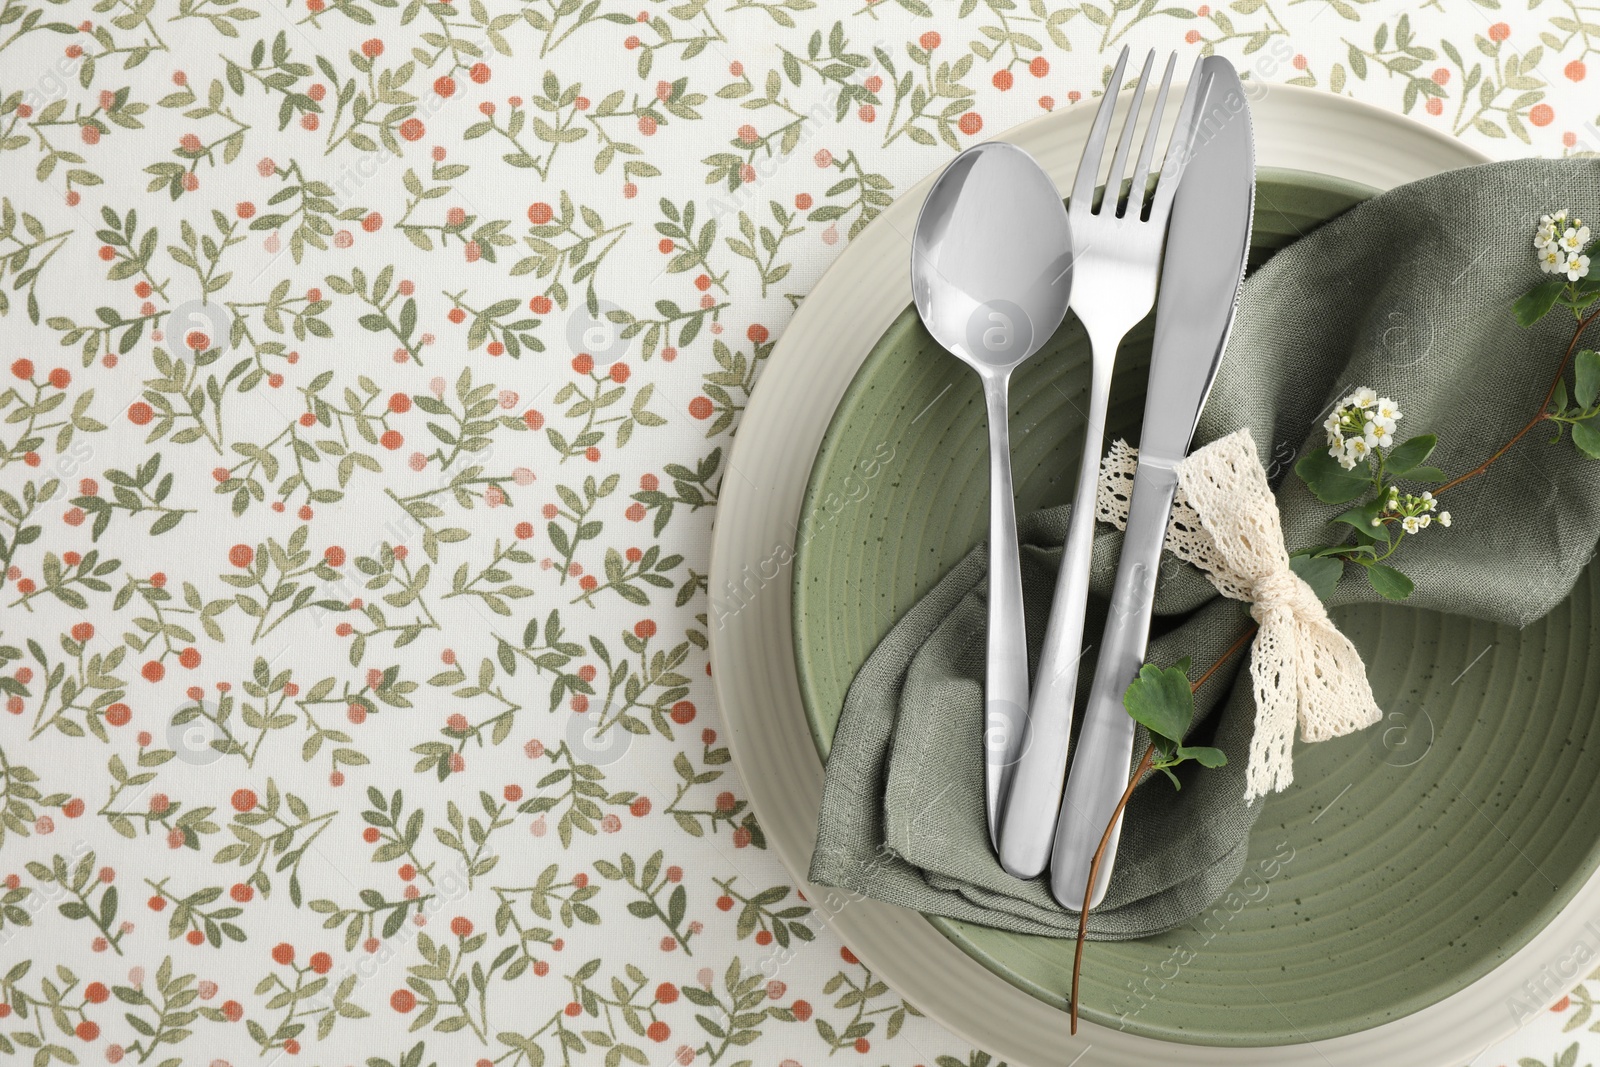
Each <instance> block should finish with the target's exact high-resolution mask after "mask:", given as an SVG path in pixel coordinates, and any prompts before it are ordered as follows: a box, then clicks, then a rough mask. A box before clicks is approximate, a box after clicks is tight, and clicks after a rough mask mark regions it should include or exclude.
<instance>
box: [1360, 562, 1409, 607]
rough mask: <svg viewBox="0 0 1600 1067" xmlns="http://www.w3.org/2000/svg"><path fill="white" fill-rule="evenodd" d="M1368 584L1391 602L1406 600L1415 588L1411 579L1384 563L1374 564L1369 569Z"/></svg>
mask: <svg viewBox="0 0 1600 1067" xmlns="http://www.w3.org/2000/svg"><path fill="white" fill-rule="evenodd" d="M1367 584H1369V585H1371V586H1372V588H1373V590H1374V591H1375V592H1377V594H1378V595H1379V596H1384V597H1388V598H1389V599H1390V600H1404V599H1405V598H1406V597H1408V596H1410V595H1411V590H1412V589H1414V588H1415V586H1413V585H1412V584H1411V579H1410V578H1407V577H1406V576H1405V575H1404V574H1401V573H1400V572H1399V571H1397V570H1395V569H1394V568H1393V567H1386V566H1384V565H1383V564H1382V563H1374V564H1372V565H1371V566H1370V567H1368V568H1367Z"/></svg>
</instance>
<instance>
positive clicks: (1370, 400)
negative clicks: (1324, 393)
mask: <svg viewBox="0 0 1600 1067" xmlns="http://www.w3.org/2000/svg"><path fill="white" fill-rule="evenodd" d="M1377 402H1378V394H1377V392H1376V391H1374V390H1373V389H1371V388H1370V387H1368V386H1365V385H1363V386H1362V387H1361V388H1359V389H1357V390H1356V391H1355V392H1353V393H1351V394H1350V395H1349V396H1347V397H1345V398H1344V400H1343V401H1341V402H1340V404H1339V406H1340V407H1358V408H1365V407H1371V406H1372V405H1373V404H1376V403H1377Z"/></svg>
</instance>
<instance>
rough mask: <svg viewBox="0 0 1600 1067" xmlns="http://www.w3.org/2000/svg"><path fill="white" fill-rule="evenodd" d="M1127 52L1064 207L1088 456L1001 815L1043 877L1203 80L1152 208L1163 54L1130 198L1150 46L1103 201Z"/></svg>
mask: <svg viewBox="0 0 1600 1067" xmlns="http://www.w3.org/2000/svg"><path fill="white" fill-rule="evenodd" d="M1127 62H1128V49H1127V48H1126V47H1124V48H1123V50H1122V54H1121V55H1120V56H1118V57H1117V63H1116V66H1115V67H1114V68H1113V69H1112V71H1111V78H1110V80H1109V81H1108V82H1107V83H1106V93H1105V96H1104V98H1103V99H1102V100H1101V101H1100V109H1099V111H1098V112H1096V113H1095V117H1094V126H1093V128H1092V129H1091V130H1090V133H1089V142H1088V143H1087V144H1086V145H1084V149H1083V160H1082V161H1081V162H1080V163H1079V164H1078V176H1077V179H1076V180H1075V182H1074V183H1073V186H1072V199H1071V202H1070V203H1069V204H1068V208H1067V218H1068V221H1069V225H1070V227H1071V232H1072V244H1073V255H1074V263H1073V275H1074V277H1073V285H1072V300H1071V307H1072V310H1073V311H1074V312H1075V313H1076V314H1077V316H1078V319H1079V321H1080V322H1082V323H1083V327H1084V329H1085V330H1086V331H1087V332H1088V334H1089V343H1090V346H1091V348H1092V349H1093V365H1094V369H1093V374H1092V377H1091V380H1090V386H1089V413H1088V419H1087V421H1086V423H1085V426H1084V441H1083V462H1082V464H1081V466H1080V467H1079V469H1078V487H1077V492H1076V495H1075V497H1074V499H1073V502H1072V513H1071V518H1070V520H1069V525H1068V531H1067V543H1066V548H1065V549H1064V551H1063V553H1062V556H1061V573H1060V575H1059V577H1058V578H1057V580H1056V590H1055V600H1054V602H1053V603H1052V604H1051V607H1050V622H1049V625H1048V626H1047V628H1046V629H1045V635H1044V648H1043V651H1042V653H1041V654H1040V658H1039V670H1038V675H1037V678H1036V679H1035V682H1034V689H1033V698H1032V701H1031V702H1030V704H1029V707H1028V734H1027V737H1026V738H1025V741H1024V748H1023V752H1022V755H1021V757H1020V758H1019V760H1018V762H1017V766H1016V768H1015V771H1014V772H1013V775H1012V778H1011V786H1010V791H1009V793H1008V795H1007V798H1006V802H1005V810H1004V812H1003V813H1002V816H1001V821H1000V864H1001V866H1003V867H1004V868H1005V869H1006V870H1007V871H1008V872H1009V873H1011V874H1012V875H1014V876H1016V877H1018V878H1033V877H1035V876H1037V875H1038V874H1040V873H1041V872H1042V871H1043V870H1044V869H1045V866H1046V864H1047V863H1048V862H1049V860H1050V851H1051V847H1052V845H1053V842H1054V838H1055V827H1056V814H1057V811H1058V809H1059V808H1060V806H1061V793H1062V788H1063V783H1064V782H1065V780H1066V772H1067V746H1068V740H1069V737H1070V734H1071V729H1072V701H1073V696H1074V693H1075V692H1076V690H1077V684H1078V664H1079V662H1080V660H1081V659H1082V656H1083V617H1084V608H1085V605H1086V603H1087V600H1088V595H1089V556H1090V550H1091V548H1092V547H1093V542H1094V512H1095V487H1096V485H1097V483H1098V481H1099V474H1100V448H1101V444H1102V439H1103V438H1104V435H1105V422H1106V401H1107V398H1108V397H1109V395H1110V392H1111V368H1112V364H1113V363H1114V362H1115V360H1116V355H1117V347H1118V346H1119V345H1120V344H1121V343H1122V339H1123V337H1124V336H1126V335H1127V333H1128V331H1129V330H1131V329H1132V328H1133V327H1134V326H1135V325H1137V324H1138V322H1139V321H1140V320H1141V319H1143V318H1144V317H1145V316H1146V315H1148V314H1149V313H1150V308H1151V307H1152V306H1153V305H1154V304H1155V298H1156V280H1157V278H1159V277H1160V273H1161V249H1162V246H1163V243H1164V241H1165V237H1166V231H1167V218H1168V216H1169V214H1170V213H1171V208H1172V196H1173V193H1174V192H1175V191H1176V189H1177V185H1178V179H1179V176H1180V174H1181V172H1182V169H1183V164H1184V161H1185V158H1186V156H1187V151H1188V141H1189V136H1190V133H1191V126H1192V122H1193V113H1194V107H1195V99H1196V95H1197V90H1198V87H1199V81H1200V78H1199V76H1198V75H1199V65H1198V64H1196V68H1195V75H1196V76H1195V77H1193V78H1191V79H1190V81H1189V88H1188V91H1187V92H1186V93H1185V94H1184V98H1183V104H1182V107H1181V108H1180V110H1179V113H1178V125H1177V128H1176V129H1175V130H1174V132H1173V135H1172V141H1171V144H1170V145H1169V146H1168V148H1167V152H1166V156H1165V158H1164V160H1163V162H1162V164H1161V172H1160V177H1159V178H1158V179H1157V181H1156V186H1155V191H1154V193H1153V194H1152V195H1151V196H1150V198H1149V208H1148V212H1146V211H1145V197H1146V185H1147V183H1148V179H1149V175H1150V165H1151V162H1152V160H1153V157H1154V155H1155V146H1156V136H1157V132H1158V130H1159V128H1160V125H1161V113H1162V110H1163V109H1164V108H1165V106H1166V102H1167V90H1168V88H1169V87H1170V86H1171V84H1172V71H1173V67H1174V66H1175V64H1176V63H1177V55H1176V53H1174V54H1173V55H1172V56H1171V57H1169V58H1168V60H1167V66H1166V71H1165V73H1164V74H1163V75H1162V78H1161V88H1160V90H1159V91H1158V92H1157V93H1156V97H1155V105H1154V108H1153V114H1152V115H1151V117H1150V123H1149V128H1148V130H1147V131H1146V133H1145V137H1144V142H1143V145H1142V147H1141V148H1140V149H1139V158H1138V162H1137V163H1136V164H1135V165H1134V168H1133V175H1132V181H1131V183H1130V185H1129V191H1128V195H1127V197H1126V198H1124V197H1123V194H1122V182H1123V177H1122V175H1123V168H1124V167H1125V166H1126V165H1127V162H1128V153H1129V149H1130V148H1131V147H1132V145H1133V136H1134V128H1135V127H1136V126H1137V124H1138V122H1139V113H1140V109H1141V105H1142V104H1143V103H1144V96H1145V89H1146V87H1147V86H1148V85H1149V83H1150V72H1151V68H1152V67H1153V66H1154V63H1155V52H1154V51H1152V52H1151V53H1150V54H1149V56H1148V57H1146V59H1145V61H1144V71H1143V72H1142V73H1141V74H1140V76H1139V84H1138V85H1137V86H1136V87H1135V88H1134V90H1133V102H1132V104H1131V106H1130V107H1129V110H1128V114H1127V118H1126V119H1125V120H1124V122H1123V127H1122V135H1121V137H1120V138H1119V139H1118V141H1117V148H1116V153H1115V154H1114V155H1113V156H1112V159H1111V168H1110V171H1109V172H1108V174H1107V176H1106V180H1105V192H1104V195H1103V197H1102V199H1101V202H1100V203H1099V204H1098V205H1096V203H1095V196H1094V193H1095V186H1096V184H1097V182H1098V175H1099V172H1100V161H1101V159H1102V157H1103V154H1104V151H1105V145H1106V137H1107V134H1108V133H1109V131H1110V128H1111V117H1112V112H1113V111H1114V110H1115V108H1116V102H1117V97H1118V95H1119V94H1118V89H1119V87H1120V86H1121V84H1122V74H1123V69H1124V67H1125V66H1126V65H1127Z"/></svg>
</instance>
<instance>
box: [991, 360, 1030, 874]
mask: <svg viewBox="0 0 1600 1067" xmlns="http://www.w3.org/2000/svg"><path fill="white" fill-rule="evenodd" d="M1008 374H1009V372H999V373H990V374H985V375H984V376H983V393H984V400H985V403H986V405H987V408H988V416H989V616H988V623H989V626H988V643H987V648H986V662H985V677H984V694H983V695H984V730H983V754H984V791H985V795H984V801H985V809H986V811H987V813H988V823H989V840H990V842H991V843H994V842H997V841H998V832H999V825H1000V823H999V818H1000V804H1001V800H1002V797H1003V796H1004V793H1005V786H1006V780H1007V778H1008V776H1009V774H1010V771H1011V767H1012V764H1013V762H1014V761H1015V759H1016V753H1017V751H1018V749H1019V748H1021V745H1022V740H1023V734H1024V730H1025V729H1026V723H1027V714H1028V635H1027V623H1026V621H1025V619H1024V618H1023V614H1022V566H1021V562H1020V560H1019V558H1018V550H1017V505H1016V501H1015V500H1014V499H1013V497H1012V488H1011V433H1010V427H1009V421H1008V420H1009V406H1010V405H1009V403H1008V400H1007V397H1008V385H1009V380H1008ZM997 847H998V846H997Z"/></svg>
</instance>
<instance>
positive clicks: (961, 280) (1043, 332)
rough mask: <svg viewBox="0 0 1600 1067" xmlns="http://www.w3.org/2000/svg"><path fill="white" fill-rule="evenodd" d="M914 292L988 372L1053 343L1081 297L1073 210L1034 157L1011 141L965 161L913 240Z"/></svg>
mask: <svg viewBox="0 0 1600 1067" xmlns="http://www.w3.org/2000/svg"><path fill="white" fill-rule="evenodd" d="M911 240H912V252H911V290H912V295H913V297H914V298H915V300H916V304H917V313H918V314H919V315H921V316H922V321H923V324H924V325H926V326H927V327H928V332H929V333H931V334H933V336H934V338H935V339H936V340H937V341H938V342H939V343H940V344H941V345H943V346H944V347H945V348H946V349H948V350H949V351H950V353H951V354H953V355H955V356H957V357H958V358H960V359H961V360H963V361H964V362H966V363H968V364H969V365H971V366H972V367H974V368H976V369H977V370H978V371H979V372H980V373H987V372H989V371H1005V370H1011V369H1013V368H1015V367H1016V366H1017V365H1018V364H1019V363H1021V362H1022V361H1023V360H1025V359H1027V358H1028V357H1029V356H1031V355H1033V354H1034V353H1035V352H1037V351H1038V350H1039V348H1040V347H1041V346H1042V345H1043V344H1044V343H1045V342H1046V341H1047V340H1049V339H1050V335H1051V334H1052V333H1054V332H1055V330H1056V327H1058V326H1059V325H1061V320H1062V318H1063V316H1065V315H1066V312H1067V301H1068V298H1069V297H1070V295H1071V292H1072V277H1071V275H1072V245H1071V240H1070V236H1069V231H1068V227H1067V212H1066V208H1065V207H1064V206H1063V204H1062V200H1061V194H1060V192H1059V191H1058V190H1057V189H1056V186H1055V183H1054V182H1052V181H1051V180H1050V176H1049V175H1048V174H1046V173H1045V172H1044V170H1043V169H1042V168H1040V166H1039V164H1038V163H1036V162H1034V159H1033V157H1032V156H1030V155H1028V153H1026V152H1024V151H1023V150H1022V149H1020V148H1018V147H1016V146H1015V145H1011V144H1006V143H1004V142H1001V141H995V142H990V143H988V144H981V145H977V146H975V147H973V148H969V149H967V150H966V151H965V152H963V153H961V154H960V155H959V156H957V157H956V158H955V159H954V160H953V161H952V162H951V163H950V165H949V166H948V167H947V168H945V172H944V173H943V174H941V175H940V176H939V180H938V181H937V182H935V183H934V186H933V190H932V191H931V192H930V193H929V194H928V200H927V202H926V203H925V204H924V205H923V208H922V213H921V214H920V215H918V216H917V228H916V232H915V233H914V234H913V235H912V239H911Z"/></svg>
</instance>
